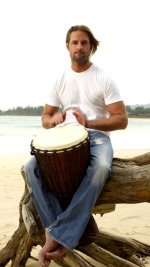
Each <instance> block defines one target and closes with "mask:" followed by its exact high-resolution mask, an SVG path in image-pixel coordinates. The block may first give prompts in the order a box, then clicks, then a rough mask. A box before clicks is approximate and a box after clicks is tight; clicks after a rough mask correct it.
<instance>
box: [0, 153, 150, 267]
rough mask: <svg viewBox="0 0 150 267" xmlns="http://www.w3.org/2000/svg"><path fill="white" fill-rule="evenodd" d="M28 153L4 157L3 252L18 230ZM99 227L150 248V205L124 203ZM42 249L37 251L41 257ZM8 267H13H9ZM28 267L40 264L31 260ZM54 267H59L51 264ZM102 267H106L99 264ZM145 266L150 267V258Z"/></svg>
mask: <svg viewBox="0 0 150 267" xmlns="http://www.w3.org/2000/svg"><path fill="white" fill-rule="evenodd" d="M145 152H148V151H146V150H118V151H115V156H116V157H121V158H125V157H133V156H136V155H140V154H143V153H145ZM29 157H30V155H28V154H18V155H5V156H2V155H1V156H0V162H1V164H0V203H1V204H0V218H1V220H0V249H2V248H3V247H4V246H5V244H6V243H7V241H8V240H9V239H10V237H11V236H12V234H13V233H14V231H15V230H16V229H17V227H18V218H19V209H18V205H19V201H20V199H21V196H22V194H23V190H24V181H23V179H22V176H21V174H20V169H21V166H22V165H23V164H24V163H25V162H26V161H27V160H28V159H29ZM95 218H96V221H97V223H98V226H99V228H101V229H102V230H103V231H108V232H110V233H114V234H116V232H117V234H118V235H123V236H127V237H132V238H135V239H137V240H139V241H141V242H144V243H147V244H149V245H150V204H148V203H140V204H134V205H133V204H132V205H128V204H122V205H121V204H120V205H117V206H116V210H115V211H114V212H111V213H108V214H105V215H104V216H103V217H101V216H100V215H96V216H95ZM38 250H39V248H36V249H35V251H33V254H35V255H37V253H38ZM7 266H10V265H9V264H8V265H7ZM26 266H27V267H33V266H34V267H38V266H39V264H38V263H36V262H35V261H32V260H29V261H28V262H27V265H26ZM50 266H52V267H56V266H58V265H57V264H55V263H51V265H50ZM97 266H99V267H101V266H103V265H101V264H98V265H97ZM145 266H147V267H150V258H146V263H145Z"/></svg>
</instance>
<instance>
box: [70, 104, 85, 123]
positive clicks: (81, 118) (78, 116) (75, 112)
mask: <svg viewBox="0 0 150 267" xmlns="http://www.w3.org/2000/svg"><path fill="white" fill-rule="evenodd" d="M72 114H73V115H74V116H75V117H76V119H77V121H78V122H79V123H80V124H81V125H83V126H84V127H87V119H86V116H85V115H84V114H82V113H81V112H80V111H79V110H78V109H75V108H74V109H73V112H72Z"/></svg>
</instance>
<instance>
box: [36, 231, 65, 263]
mask: <svg viewBox="0 0 150 267" xmlns="http://www.w3.org/2000/svg"><path fill="white" fill-rule="evenodd" d="M57 247H60V244H59V243H58V242H57V241H56V240H54V239H53V238H52V237H51V236H49V235H48V234H47V233H46V242H45V245H44V247H43V248H42V249H41V251H40V252H39V264H40V266H41V267H48V265H49V263H50V259H48V258H47V257H46V254H47V253H48V252H53V251H55V250H56V249H57Z"/></svg>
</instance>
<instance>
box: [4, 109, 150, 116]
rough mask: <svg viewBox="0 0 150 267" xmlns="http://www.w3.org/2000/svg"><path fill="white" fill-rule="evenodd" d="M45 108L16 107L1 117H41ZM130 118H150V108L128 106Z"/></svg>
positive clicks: (6, 111)
mask: <svg viewBox="0 0 150 267" xmlns="http://www.w3.org/2000/svg"><path fill="white" fill-rule="evenodd" d="M43 108H44V107H43V106H37V107H31V106H27V107H20V106H19V107H16V108H13V109H8V110H5V111H2V110H0V115H3V116H4V115H7V116H41V115H42V112H43ZM126 109H127V113H128V116H129V117H130V118H150V107H144V106H137V107H133V106H126Z"/></svg>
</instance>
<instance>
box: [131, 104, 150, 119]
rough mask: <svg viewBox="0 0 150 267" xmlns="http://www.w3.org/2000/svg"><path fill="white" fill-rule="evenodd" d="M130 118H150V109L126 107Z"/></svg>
mask: <svg viewBox="0 0 150 267" xmlns="http://www.w3.org/2000/svg"><path fill="white" fill-rule="evenodd" d="M147 106H149V105H147ZM126 109H127V113H128V116H129V118H150V107H144V106H137V107H132V106H126Z"/></svg>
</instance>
